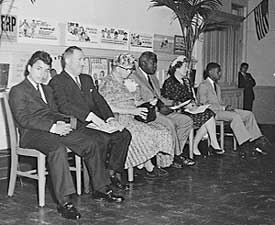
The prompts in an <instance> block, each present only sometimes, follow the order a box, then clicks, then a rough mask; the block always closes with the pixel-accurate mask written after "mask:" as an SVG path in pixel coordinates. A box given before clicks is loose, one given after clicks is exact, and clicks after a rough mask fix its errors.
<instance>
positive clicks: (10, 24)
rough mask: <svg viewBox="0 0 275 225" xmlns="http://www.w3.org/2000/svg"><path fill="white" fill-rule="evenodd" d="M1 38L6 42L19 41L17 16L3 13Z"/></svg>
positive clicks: (0, 21)
mask: <svg viewBox="0 0 275 225" xmlns="http://www.w3.org/2000/svg"><path fill="white" fill-rule="evenodd" d="M0 39H1V41H4V42H16V41H17V17H16V16H13V15H6V14H3V15H1V18H0Z"/></svg>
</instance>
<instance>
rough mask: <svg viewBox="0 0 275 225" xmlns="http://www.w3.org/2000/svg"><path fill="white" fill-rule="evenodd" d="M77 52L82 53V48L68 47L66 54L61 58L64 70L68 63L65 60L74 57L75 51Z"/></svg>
mask: <svg viewBox="0 0 275 225" xmlns="http://www.w3.org/2000/svg"><path fill="white" fill-rule="evenodd" d="M75 50H77V51H82V49H81V48H79V47H77V46H70V47H68V48H67V49H66V50H65V51H64V53H63V54H62V57H61V67H62V69H63V70H64V68H65V65H66V61H65V59H66V58H67V57H68V56H69V55H72V54H73V53H74V51H75Z"/></svg>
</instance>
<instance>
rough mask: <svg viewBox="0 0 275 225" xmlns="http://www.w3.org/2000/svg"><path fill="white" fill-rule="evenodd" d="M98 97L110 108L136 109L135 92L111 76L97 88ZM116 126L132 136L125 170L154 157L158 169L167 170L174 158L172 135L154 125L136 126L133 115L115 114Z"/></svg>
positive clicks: (159, 126)
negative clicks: (155, 157) (165, 168)
mask: <svg viewBox="0 0 275 225" xmlns="http://www.w3.org/2000/svg"><path fill="white" fill-rule="evenodd" d="M99 92H100V94H101V95H102V96H103V97H104V98H105V100H106V101H107V102H108V104H109V105H112V106H116V107H121V108H129V109H130V108H136V105H135V102H136V100H137V99H138V92H137V91H135V92H130V91H129V90H128V89H127V87H126V86H125V85H124V84H122V83H120V82H118V81H117V80H115V79H114V78H113V77H112V75H108V76H106V77H105V78H104V79H103V81H102V84H101V85H100V88H99ZM116 116H118V120H119V122H120V123H121V124H122V125H124V126H125V127H126V128H127V129H128V130H129V131H130V132H131V134H132V141H131V143H130V146H129V151H128V155H127V159H126V162H125V169H127V168H129V167H134V166H138V165H141V164H143V163H144V162H146V161H147V160H149V159H151V158H152V157H153V156H155V155H157V163H158V166H160V167H168V166H170V165H171V164H172V162H173V158H174V149H173V143H172V135H171V133H170V132H169V130H168V129H167V128H165V127H164V126H163V125H161V124H160V123H157V122H155V121H153V122H150V123H143V122H139V121H137V120H135V119H134V115H130V114H118V115H116Z"/></svg>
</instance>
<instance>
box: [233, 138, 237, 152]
mask: <svg viewBox="0 0 275 225" xmlns="http://www.w3.org/2000/svg"><path fill="white" fill-rule="evenodd" d="M233 150H234V151H236V150H237V141H236V138H235V137H234V136H233Z"/></svg>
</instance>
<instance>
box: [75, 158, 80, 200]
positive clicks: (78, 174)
mask: <svg viewBox="0 0 275 225" xmlns="http://www.w3.org/2000/svg"><path fill="white" fill-rule="evenodd" d="M75 167H76V171H75V173H76V193H77V194H78V195H81V158H80V157H79V156H78V155H75Z"/></svg>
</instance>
